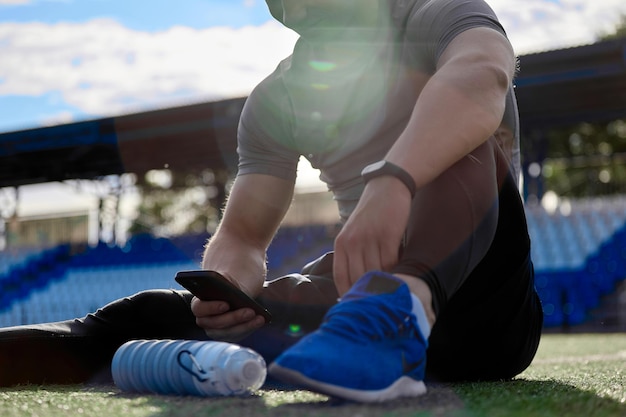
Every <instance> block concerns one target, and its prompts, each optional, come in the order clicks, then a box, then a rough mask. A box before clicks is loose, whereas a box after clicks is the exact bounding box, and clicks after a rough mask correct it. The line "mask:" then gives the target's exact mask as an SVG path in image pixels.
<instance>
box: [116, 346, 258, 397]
mask: <svg viewBox="0 0 626 417" xmlns="http://www.w3.org/2000/svg"><path fill="white" fill-rule="evenodd" d="M111 372H112V374H113V381H114V382H115V385H117V387H118V388H119V389H121V390H122V391H127V392H138V393H154V394H166V395H197V396H245V395H249V394H251V393H252V392H254V391H256V390H257V389H259V388H260V387H261V386H262V385H263V383H264V382H265V377H266V375H267V369H266V365H265V360H263V357H262V356H261V355H259V354H258V353H257V352H255V351H253V350H251V349H248V348H244V347H241V346H238V345H236V344H232V343H226V342H213V341H194V340H131V341H129V342H126V343H125V344H123V345H122V346H120V348H119V349H118V350H117V351H116V352H115V355H114V356H113V362H112V363H111Z"/></svg>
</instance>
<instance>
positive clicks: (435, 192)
mask: <svg viewBox="0 0 626 417" xmlns="http://www.w3.org/2000/svg"><path fill="white" fill-rule="evenodd" d="M394 272H397V273H405V274H410V275H413V276H416V277H420V278H421V279H423V280H424V281H426V283H427V284H428V285H429V287H430V289H431V290H432V293H433V308H434V310H435V312H436V315H437V321H436V323H435V326H434V327H433V329H432V333H431V336H430V339H429V348H428V352H427V380H430V381H476V380H501V379H510V378H512V377H514V376H515V375H517V374H519V373H520V372H522V371H523V370H524V369H525V368H526V367H527V366H528V365H529V364H530V363H531V361H532V359H533V357H534V355H535V352H536V350H537V346H538V344H539V338H540V335H541V328H542V323H543V313H542V310H541V304H540V302H539V298H538V297H537V294H536V292H535V289H534V272H533V265H532V262H531V259H530V239H529V237H528V232H527V226H526V219H525V214H524V208H523V204H522V201H521V199H520V196H519V193H518V189H517V186H516V183H515V181H514V179H513V177H512V176H511V175H510V174H509V169H508V164H507V161H506V158H504V156H503V153H502V151H501V149H500V147H499V146H498V145H497V143H496V141H495V139H493V138H492V139H490V140H489V141H488V142H486V143H485V144H483V145H482V146H480V147H479V148H477V149H476V150H475V151H473V152H472V153H471V154H470V155H469V156H467V157H465V158H463V159H462V160H461V161H459V162H458V163H457V164H455V165H454V166H453V167H451V168H450V169H449V170H447V171H446V172H445V173H444V174H442V175H441V176H440V177H439V178H437V179H436V180H435V181H434V182H432V183H431V184H430V185H428V186H427V187H425V188H423V189H421V190H420V191H419V192H418V194H417V195H416V197H415V199H414V201H413V207H412V215H411V220H410V224H409V225H408V227H407V232H406V236H405V240H404V243H403V246H402V248H401V249H400V262H399V263H398V265H397V267H396V268H395V269H394ZM337 297H338V296H337V292H336V290H335V287H334V284H333V280H332V252H331V253H328V254H326V255H324V256H322V257H321V258H319V259H318V260H316V261H314V262H312V263H310V264H309V265H306V266H305V267H304V269H303V270H302V271H301V273H299V274H295V273H294V274H289V275H287V276H284V277H280V278H277V279H275V280H271V281H267V282H266V283H265V287H264V289H263V291H262V294H261V295H260V297H259V301H260V302H261V303H262V304H263V305H265V306H266V307H267V308H268V309H269V310H270V311H271V312H272V314H273V317H274V319H273V321H272V323H271V324H269V325H266V326H264V327H263V328H262V329H260V330H258V331H256V332H255V333H254V334H252V335H251V336H249V337H247V338H246V339H244V340H242V341H240V342H239V344H241V345H244V346H248V347H251V348H253V349H255V350H256V351H258V352H259V353H260V354H261V355H263V356H264V358H265V360H266V361H267V362H268V363H269V362H271V361H272V360H273V359H274V358H275V357H276V356H278V355H279V354H280V353H281V352H282V351H283V350H284V349H286V348H287V347H289V346H291V345H292V344H293V343H295V342H297V341H298V340H299V339H300V337H301V336H302V335H304V334H307V333H308V332H310V331H312V330H314V329H315V328H317V327H318V326H319V324H320V323H321V321H322V319H323V316H324V314H325V313H326V311H327V310H328V308H330V307H331V306H332V305H334V304H335V303H336V301H337ZM191 299H192V296H191V294H189V293H188V292H186V291H174V290H152V291H144V292H140V293H138V294H135V295H133V296H130V297H127V298H123V299H120V300H117V301H114V302H112V303H110V304H108V305H106V306H104V307H102V308H101V309H99V310H98V311H96V312H95V313H93V314H89V315H87V316H86V317H83V318H80V319H75V320H69V321H64V322H57V323H45V324H38V325H29V326H16V327H10V328H5V329H0V386H11V385H15V384H21V383H36V384H41V383H48V384H59V383H80V382H110V381H111V373H110V364H111V359H112V357H113V354H114V353H115V350H116V349H117V348H118V347H119V346H120V345H121V344H123V343H124V342H126V341H128V340H131V339H191V340H205V339H206V338H207V337H206V335H205V334H204V332H203V331H202V329H200V328H199V327H197V326H196V324H195V317H194V316H193V314H192V313H191V310H190V302H191Z"/></svg>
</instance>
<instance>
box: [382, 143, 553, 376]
mask: <svg viewBox="0 0 626 417" xmlns="http://www.w3.org/2000/svg"><path fill="white" fill-rule="evenodd" d="M393 272H394V273H401V274H407V275H412V276H415V277H419V278H421V279H422V280H423V281H425V282H426V283H427V284H428V286H429V287H430V289H431V292H432V296H433V309H434V310H435V313H436V315H437V321H436V323H435V326H434V327H433V329H432V333H431V336H430V339H429V350H428V361H427V362H428V365H427V366H428V368H427V374H428V376H429V377H430V378H436V379H444V380H477V379H501V378H510V377H512V376H514V375H516V374H517V373H519V372H521V371H522V370H523V369H524V368H525V367H526V366H528V364H529V363H530V361H531V360H532V358H533V356H534V354H535V351H536V349H537V345H538V342H539V336H540V330H541V325H542V312H541V306H540V303H539V301H538V297H537V295H536V293H535V290H534V273H533V270H532V262H531V261H530V239H529V237H528V231H527V225H526V219H525V213H524V207H523V204H522V201H521V198H520V195H519V192H518V189H517V186H516V183H515V181H514V179H513V177H512V176H511V175H510V173H509V170H508V164H507V162H506V158H505V157H504V155H503V153H502V151H501V149H500V148H499V147H498V145H497V144H496V141H495V140H494V139H493V138H492V139H491V140H489V141H488V142H486V143H485V144H483V145H482V146H481V147H479V148H478V149H476V150H475V151H474V152H472V154H470V156H468V157H466V158H464V159H463V160H462V161H459V163H457V164H456V165H455V166H453V167H452V168H451V169H450V170H449V171H448V172H446V173H444V174H443V175H442V176H441V177H440V178H438V179H437V180H436V181H435V182H433V183H432V184H430V185H429V186H428V187H426V188H425V189H424V190H423V191H422V193H421V194H420V195H418V196H417V198H416V199H415V200H414V203H413V212H412V219H411V224H410V225H409V228H408V229H407V237H406V243H405V246H404V248H403V251H402V254H401V262H400V263H399V265H398V266H397V267H396V268H395V269H394V271H393Z"/></svg>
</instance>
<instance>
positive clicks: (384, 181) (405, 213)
mask: <svg viewBox="0 0 626 417" xmlns="http://www.w3.org/2000/svg"><path fill="white" fill-rule="evenodd" d="M410 210H411V194H410V192H409V190H408V189H407V188H406V186H405V185H404V184H403V183H402V182H401V181H400V180H398V179H397V178H395V177H392V176H382V177H378V178H374V179H372V180H370V181H369V182H368V183H367V186H366V187H365V190H364V191H363V194H362V196H361V199H360V200H359V203H358V204H357V206H356V208H355V209H354V212H353V213H352V214H351V215H350V218H349V219H348V221H347V222H346V224H345V225H344V227H343V228H342V230H341V232H340V233H339V235H338V236H337V238H336V239H335V257H334V265H333V275H334V279H335V285H336V286H337V291H338V292H339V295H343V294H345V293H346V292H347V291H348V290H349V289H350V287H352V285H353V284H354V283H355V282H356V281H357V280H358V279H359V278H361V276H362V275H363V274H365V273H366V272H368V271H372V270H382V271H389V270H391V268H393V267H394V266H395V265H396V263H397V262H398V252H399V250H400V244H401V243H402V237H403V235H404V231H405V229H406V226H407V222H408V219H409V213H410Z"/></svg>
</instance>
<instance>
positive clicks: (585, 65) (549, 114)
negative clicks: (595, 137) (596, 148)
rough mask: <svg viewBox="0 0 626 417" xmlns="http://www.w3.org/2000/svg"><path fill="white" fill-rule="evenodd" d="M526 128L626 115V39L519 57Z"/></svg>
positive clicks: (519, 92)
mask: <svg viewBox="0 0 626 417" xmlns="http://www.w3.org/2000/svg"><path fill="white" fill-rule="evenodd" d="M515 84H516V94H517V99H518V103H519V108H520V118H521V123H522V130H523V131H524V132H531V131H536V130H546V129H550V128H554V127H561V126H568V125H570V126H571V125H573V124H576V123H580V122H608V121H612V120H617V119H621V118H626V38H621V39H615V40H611V41H605V42H599V43H595V44H592V45H587V46H580V47H576V48H570V49H561V50H556V51H550V52H543V53H538V54H532V55H525V56H522V57H520V72H519V74H518V77H517V79H516V83H515Z"/></svg>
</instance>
